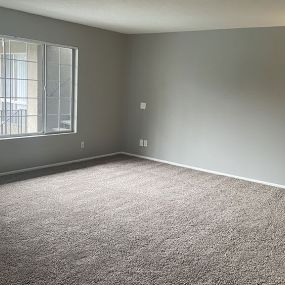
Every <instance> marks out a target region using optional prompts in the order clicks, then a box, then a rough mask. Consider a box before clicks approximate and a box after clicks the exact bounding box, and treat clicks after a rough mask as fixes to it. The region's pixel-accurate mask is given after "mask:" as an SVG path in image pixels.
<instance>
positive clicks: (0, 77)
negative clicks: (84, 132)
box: [0, 37, 76, 137]
mask: <svg viewBox="0 0 285 285" xmlns="http://www.w3.org/2000/svg"><path fill="white" fill-rule="evenodd" d="M75 63H76V49H74V48H69V47H61V46H55V45H50V44H45V43H35V42H29V41H26V40H18V39H17V40H16V39H11V38H4V37H2V38H1V37H0V137H10V136H24V135H30V134H45V133H62V132H72V131H74V128H75V122H74V121H75V116H74V109H75V89H76V82H75V72H76V66H75Z"/></svg>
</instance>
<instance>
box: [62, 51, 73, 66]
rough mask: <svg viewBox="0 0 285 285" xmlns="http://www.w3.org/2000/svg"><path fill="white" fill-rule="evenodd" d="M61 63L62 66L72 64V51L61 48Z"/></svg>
mask: <svg viewBox="0 0 285 285" xmlns="http://www.w3.org/2000/svg"><path fill="white" fill-rule="evenodd" d="M60 63H61V64H68V65H71V64H72V49H70V48H60Z"/></svg>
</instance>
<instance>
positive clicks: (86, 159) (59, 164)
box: [0, 152, 121, 177]
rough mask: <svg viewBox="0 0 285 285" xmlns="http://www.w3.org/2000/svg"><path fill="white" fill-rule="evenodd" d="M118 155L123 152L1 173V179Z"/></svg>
mask: <svg viewBox="0 0 285 285" xmlns="http://www.w3.org/2000/svg"><path fill="white" fill-rule="evenodd" d="M117 154H121V152H112V153H107V154H102V155H95V156H90V157H85V158H80V159H75V160H69V161H64V162H58V163H52V164H46V165H41V166H35V167H29V168H24V169H17V170H12V171H7V172H1V173H0V177H1V176H6V175H11V174H18V173H23V172H28V171H33V170H39V169H44V168H50V167H55V166H62V165H67V164H72V163H76V162H83V161H88V160H92V159H96V158H103V157H108V156H114V155H117Z"/></svg>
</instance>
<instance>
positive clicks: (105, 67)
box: [0, 8, 126, 172]
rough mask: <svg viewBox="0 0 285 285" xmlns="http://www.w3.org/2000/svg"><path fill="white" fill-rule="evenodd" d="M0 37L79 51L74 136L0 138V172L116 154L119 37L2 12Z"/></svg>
mask: <svg viewBox="0 0 285 285" xmlns="http://www.w3.org/2000/svg"><path fill="white" fill-rule="evenodd" d="M0 35H10V36H18V37H22V38H28V39H35V40H42V41H47V42H51V43H56V44H63V45H71V46H76V47H78V48H79V72H78V73H79V78H78V133H77V134H69V135H56V136H46V137H37V138H21V139H8V140H0V172H6V171H10V170H16V169H22V168H27V167H33V166H38V165H45V164H50V163H55V162H62V161H68V160H73V159H78V158H84V157H89V156H94V155H99V154H105V153H111V152H116V151H120V150H121V148H122V132H121V128H122V112H121V109H122V106H123V105H122V100H121V98H122V96H123V92H124V89H123V88H124V80H125V74H124V70H125V69H124V65H125V51H126V48H125V43H126V39H125V36H124V35H122V34H119V33H113V32H108V31H104V30H100V29H95V28H91V27H86V26H81V25H77V24H71V23H67V22H64V21H58V20H53V19H49V18H45V17H40V16H35V15H31V14H25V13H21V12H16V11H13V10H8V9H4V8H0ZM81 140H84V141H85V149H84V150H80V141H81Z"/></svg>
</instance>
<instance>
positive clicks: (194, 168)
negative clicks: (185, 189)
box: [121, 152, 285, 189]
mask: <svg viewBox="0 0 285 285" xmlns="http://www.w3.org/2000/svg"><path fill="white" fill-rule="evenodd" d="M121 154H125V155H129V156H134V157H138V158H143V159H147V160H152V161H157V162H161V163H167V164H171V165H175V166H179V167H184V168H190V169H193V170H198V171H203V172H207V173H211V174H216V175H222V176H227V177H231V178H236V179H240V180H244V181H249V182H254V183H259V184H263V185H267V186H272V187H277V188H282V189H285V185H281V184H276V183H271V182H266V181H260V180H257V179H252V178H246V177H242V176H237V175H233V174H228V173H223V172H219V171H214V170H209V169H204V168H200V167H195V166H190V165H187V164H181V163H176V162H172V161H168V160H163V159H158V158H154V157H150V156H144V155H138V154H133V153H128V152H121Z"/></svg>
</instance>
